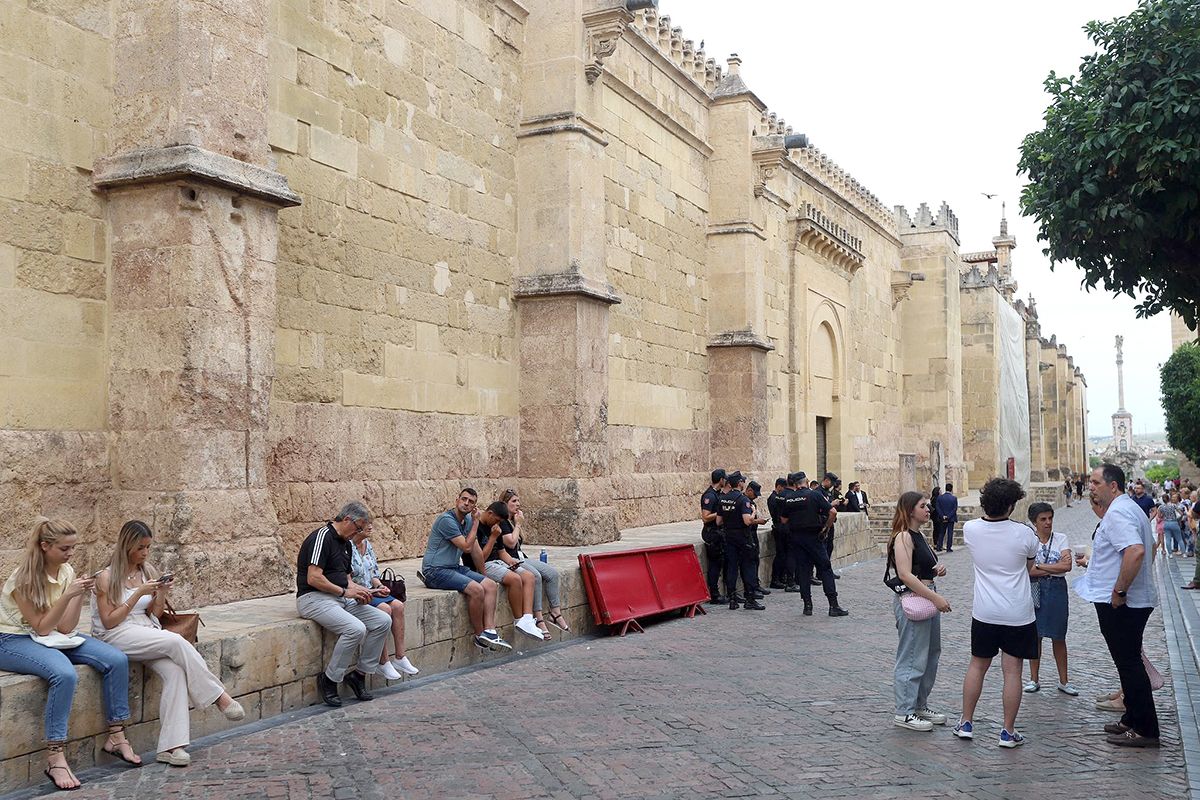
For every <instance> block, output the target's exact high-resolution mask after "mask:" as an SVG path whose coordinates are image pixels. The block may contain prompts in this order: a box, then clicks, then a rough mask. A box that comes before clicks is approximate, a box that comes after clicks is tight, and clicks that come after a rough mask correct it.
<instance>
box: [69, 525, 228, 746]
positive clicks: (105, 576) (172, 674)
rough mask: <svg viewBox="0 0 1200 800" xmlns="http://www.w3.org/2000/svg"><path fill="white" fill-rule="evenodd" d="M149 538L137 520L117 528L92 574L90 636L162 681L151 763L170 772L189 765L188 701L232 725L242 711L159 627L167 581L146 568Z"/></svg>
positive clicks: (181, 642) (175, 637) (192, 651)
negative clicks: (108, 554)
mask: <svg viewBox="0 0 1200 800" xmlns="http://www.w3.org/2000/svg"><path fill="white" fill-rule="evenodd" d="M153 535H154V534H153V533H151V531H150V527H149V526H148V525H146V523H144V522H139V521H137V520H133V521H130V522H126V523H125V524H124V525H123V526H121V534H120V536H118V537H117V547H116V549H115V550H114V551H113V554H112V558H111V559H110V560H109V564H108V566H107V567H105V568H104V569H102V570H101V571H100V572H98V573H96V587H95V597H94V599H93V600H92V631H93V632H94V633H95V634H96V636H97V637H98V638H100V639H102V640H104V641H105V642H108V643H109V644H111V645H112V646H114V647H116V648H118V649H120V650H121V651H122V652H123V653H125V655H127V656H128V657H129V660H130V661H141V662H144V663H145V664H146V666H148V667H149V668H150V669H151V670H153V671H154V674H155V675H157V676H158V677H159V679H160V680H161V681H162V684H163V686H162V698H161V699H160V700H159V704H158V718H159V720H160V721H161V725H160V728H159V732H158V756H157V757H156V758H157V760H158V761H161V762H162V763H164V764H170V765H171V766H172V767H186V766H187V765H188V764H190V763H191V762H192V757H191V756H190V755H188V752H187V751H186V750H185V749H184V748H185V747H187V745H188V744H190V743H191V726H190V722H191V720H190V718H189V716H188V698H189V697H190V698H191V701H192V704H193V705H194V706H195V707H196V708H205V707H207V706H210V705H212V704H213V703H216V704H217V708H219V709H220V710H221V713H223V714H224V715H225V718H226V719H228V720H231V721H234V722H236V721H237V720H240V719H242V718H244V717H245V716H246V712H245V711H244V710H243V709H242V705H241V703H239V702H238V701H236V700H234V699H233V698H232V697H230V696H229V693H228V692H226V691H225V687H224V686H222V685H221V682H220V681H219V680H217V679H216V677H215V676H214V675H213V674H212V673H211V672H209V671H208V667H207V666H206V665H205V663H204V659H203V658H201V657H200V654H199V653H198V652H196V648H194V647H192V645H191V644H190V643H189V642H188V641H187V640H186V639H184V638H183V637H182V636H180V635H179V634H177V633H172V632H171V631H166V630H163V629H162V626H161V625H159V622H158V615H159V614H161V613H162V611H163V607H164V606H165V605H166V603H167V598H168V595H169V593H170V591H171V581H172V576H171V575H170V574H169V573H168V574H166V575H163V576H161V577H160V576H159V574H158V572H157V570H155V569H154V568H153V567H151V566H150V565H149V564H147V563H146V556H148V555H149V554H150V542H151V537H152V536H153Z"/></svg>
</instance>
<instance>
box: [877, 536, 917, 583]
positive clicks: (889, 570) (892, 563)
mask: <svg viewBox="0 0 1200 800" xmlns="http://www.w3.org/2000/svg"><path fill="white" fill-rule="evenodd" d="M894 544H895V539H893V540H892V541H891V542H889V543H888V555H887V564H885V565H884V567H883V585H884V586H886V587H888V588H889V589H891V590H892V591H893V592H894V593H895V594H898V595H902V594H904V593H905V592H909V591H912V590H911V589H909V588H908V585H907V584H906V583H905V582H904V581H902V580H900V576H899V575H896V574H894V572H893V570H895V568H896V552H895V550H894V548H893V545H894ZM889 576H890V577H889Z"/></svg>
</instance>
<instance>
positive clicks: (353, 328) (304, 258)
mask: <svg viewBox="0 0 1200 800" xmlns="http://www.w3.org/2000/svg"><path fill="white" fill-rule="evenodd" d="M271 11H272V13H271V34H272V35H271V41H270V92H269V105H270V108H269V113H270V143H271V147H272V150H273V151H274V153H275V154H276V156H277V158H278V163H279V170H280V172H282V173H283V174H284V175H286V176H287V178H288V180H289V182H290V184H291V186H292V187H293V188H294V189H295V190H296V191H298V192H299V193H300V194H301V195H302V196H303V198H304V204H303V206H302V207H301V208H299V209H295V210H293V211H288V212H285V213H283V214H282V215H281V217H280V233H279V267H278V292H279V329H278V331H277V336H278V347H277V351H276V362H277V364H276V370H277V374H276V379H275V386H274V392H273V397H272V410H271V433H272V441H271V455H270V460H269V466H270V485H271V489H272V497H273V500H274V503H275V505H276V508H277V511H278V513H279V516H280V522H281V523H282V525H283V530H284V541H285V549H286V548H287V547H290V546H292V545H294V544H295V543H296V541H297V539H298V538H301V537H302V536H303V535H304V534H305V533H307V531H308V530H310V529H311V528H312V527H313V525H314V523H315V522H316V521H318V520H321V519H324V518H326V517H328V516H329V515H330V514H332V513H333V512H334V511H335V510H336V507H337V506H338V505H339V504H340V503H342V502H344V500H345V499H347V498H353V497H363V496H365V497H366V498H367V500H368V501H369V502H370V503H371V504H372V507H373V509H374V511H375V512H376V513H378V514H381V515H382V520H381V523H382V524H377V525H376V537H377V538H378V539H379V545H377V546H379V547H380V549H381V551H382V553H383V554H385V555H386V556H388V557H390V556H398V555H401V554H405V555H411V554H415V553H417V552H420V551H421V550H422V549H423V547H424V541H425V536H426V535H427V534H428V525H429V518H430V516H431V514H433V513H436V511H438V510H441V509H444V508H445V507H446V505H447V504H448V502H449V500H450V498H452V497H453V495H454V494H455V492H456V491H457V488H458V486H459V485H460V480H470V481H471V482H472V483H476V482H481V481H482V482H483V483H482V484H481V485H480V486H478V487H477V488H479V489H480V490H481V491H486V492H488V494H489V495H490V493H491V491H492V489H493V488H494V487H496V486H499V484H500V483H502V482H503V480H502V477H501V476H512V475H515V474H516V471H517V446H516V442H517V435H518V431H517V422H516V414H517V391H518V370H517V368H516V367H517V364H516V344H515V342H516V314H515V311H514V309H513V307H512V304H511V295H512V282H513V272H514V269H513V266H514V256H515V253H516V202H517V185H516V165H515V152H516V130H517V123H518V113H519V102H518V100H519V97H520V87H519V83H518V79H519V59H520V54H521V47H522V43H523V28H522V23H523V15H522V13H521V11H522V10H521V9H520V7H519V6H516V5H512V4H505V3H494V2H453V3H425V2H391V3H388V4H386V5H383V4H365V5H364V4H332V5H327V6H323V7H313V6H311V5H310V4H308V3H293V2H285V1H284V0H277V2H274V3H272V6H271ZM488 479H492V481H493V483H492V484H491V485H488V484H487V481H488ZM501 488H502V487H501ZM485 496H488V495H485ZM381 527H382V528H383V530H382V531H381V530H380V528H381Z"/></svg>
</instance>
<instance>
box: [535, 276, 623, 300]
mask: <svg viewBox="0 0 1200 800" xmlns="http://www.w3.org/2000/svg"><path fill="white" fill-rule="evenodd" d="M567 295H578V296H580V297H587V298H590V299H592V300H599V301H600V302H601V303H607V304H608V305H617V304H618V303H620V302H621V298H620V296H619V295H618V294H617V290H616V289H614V288H613V286H612V284H609V283H604V282H601V281H597V280H593V279H591V278H585V277H584V276H583V275H580V274H579V273H578V272H574V271H567V272H554V273H548V274H542V275H523V276H521V277H519V278H517V285H516V288H515V289H513V297H515V298H517V299H518V300H527V299H530V298H540V297H563V296H567Z"/></svg>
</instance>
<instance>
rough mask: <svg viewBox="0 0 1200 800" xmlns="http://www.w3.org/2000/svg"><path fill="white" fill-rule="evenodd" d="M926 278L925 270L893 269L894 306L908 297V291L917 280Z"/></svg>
mask: <svg viewBox="0 0 1200 800" xmlns="http://www.w3.org/2000/svg"><path fill="white" fill-rule="evenodd" d="M923 280H925V273H924V272H908V271H907V270H902V269H894V270H892V308H895V307H896V306H898V305H900V302H901V301H903V300H907V299H908V291H909V289H911V288H912V285H913V284H914V283H916V282H917V281H923Z"/></svg>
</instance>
